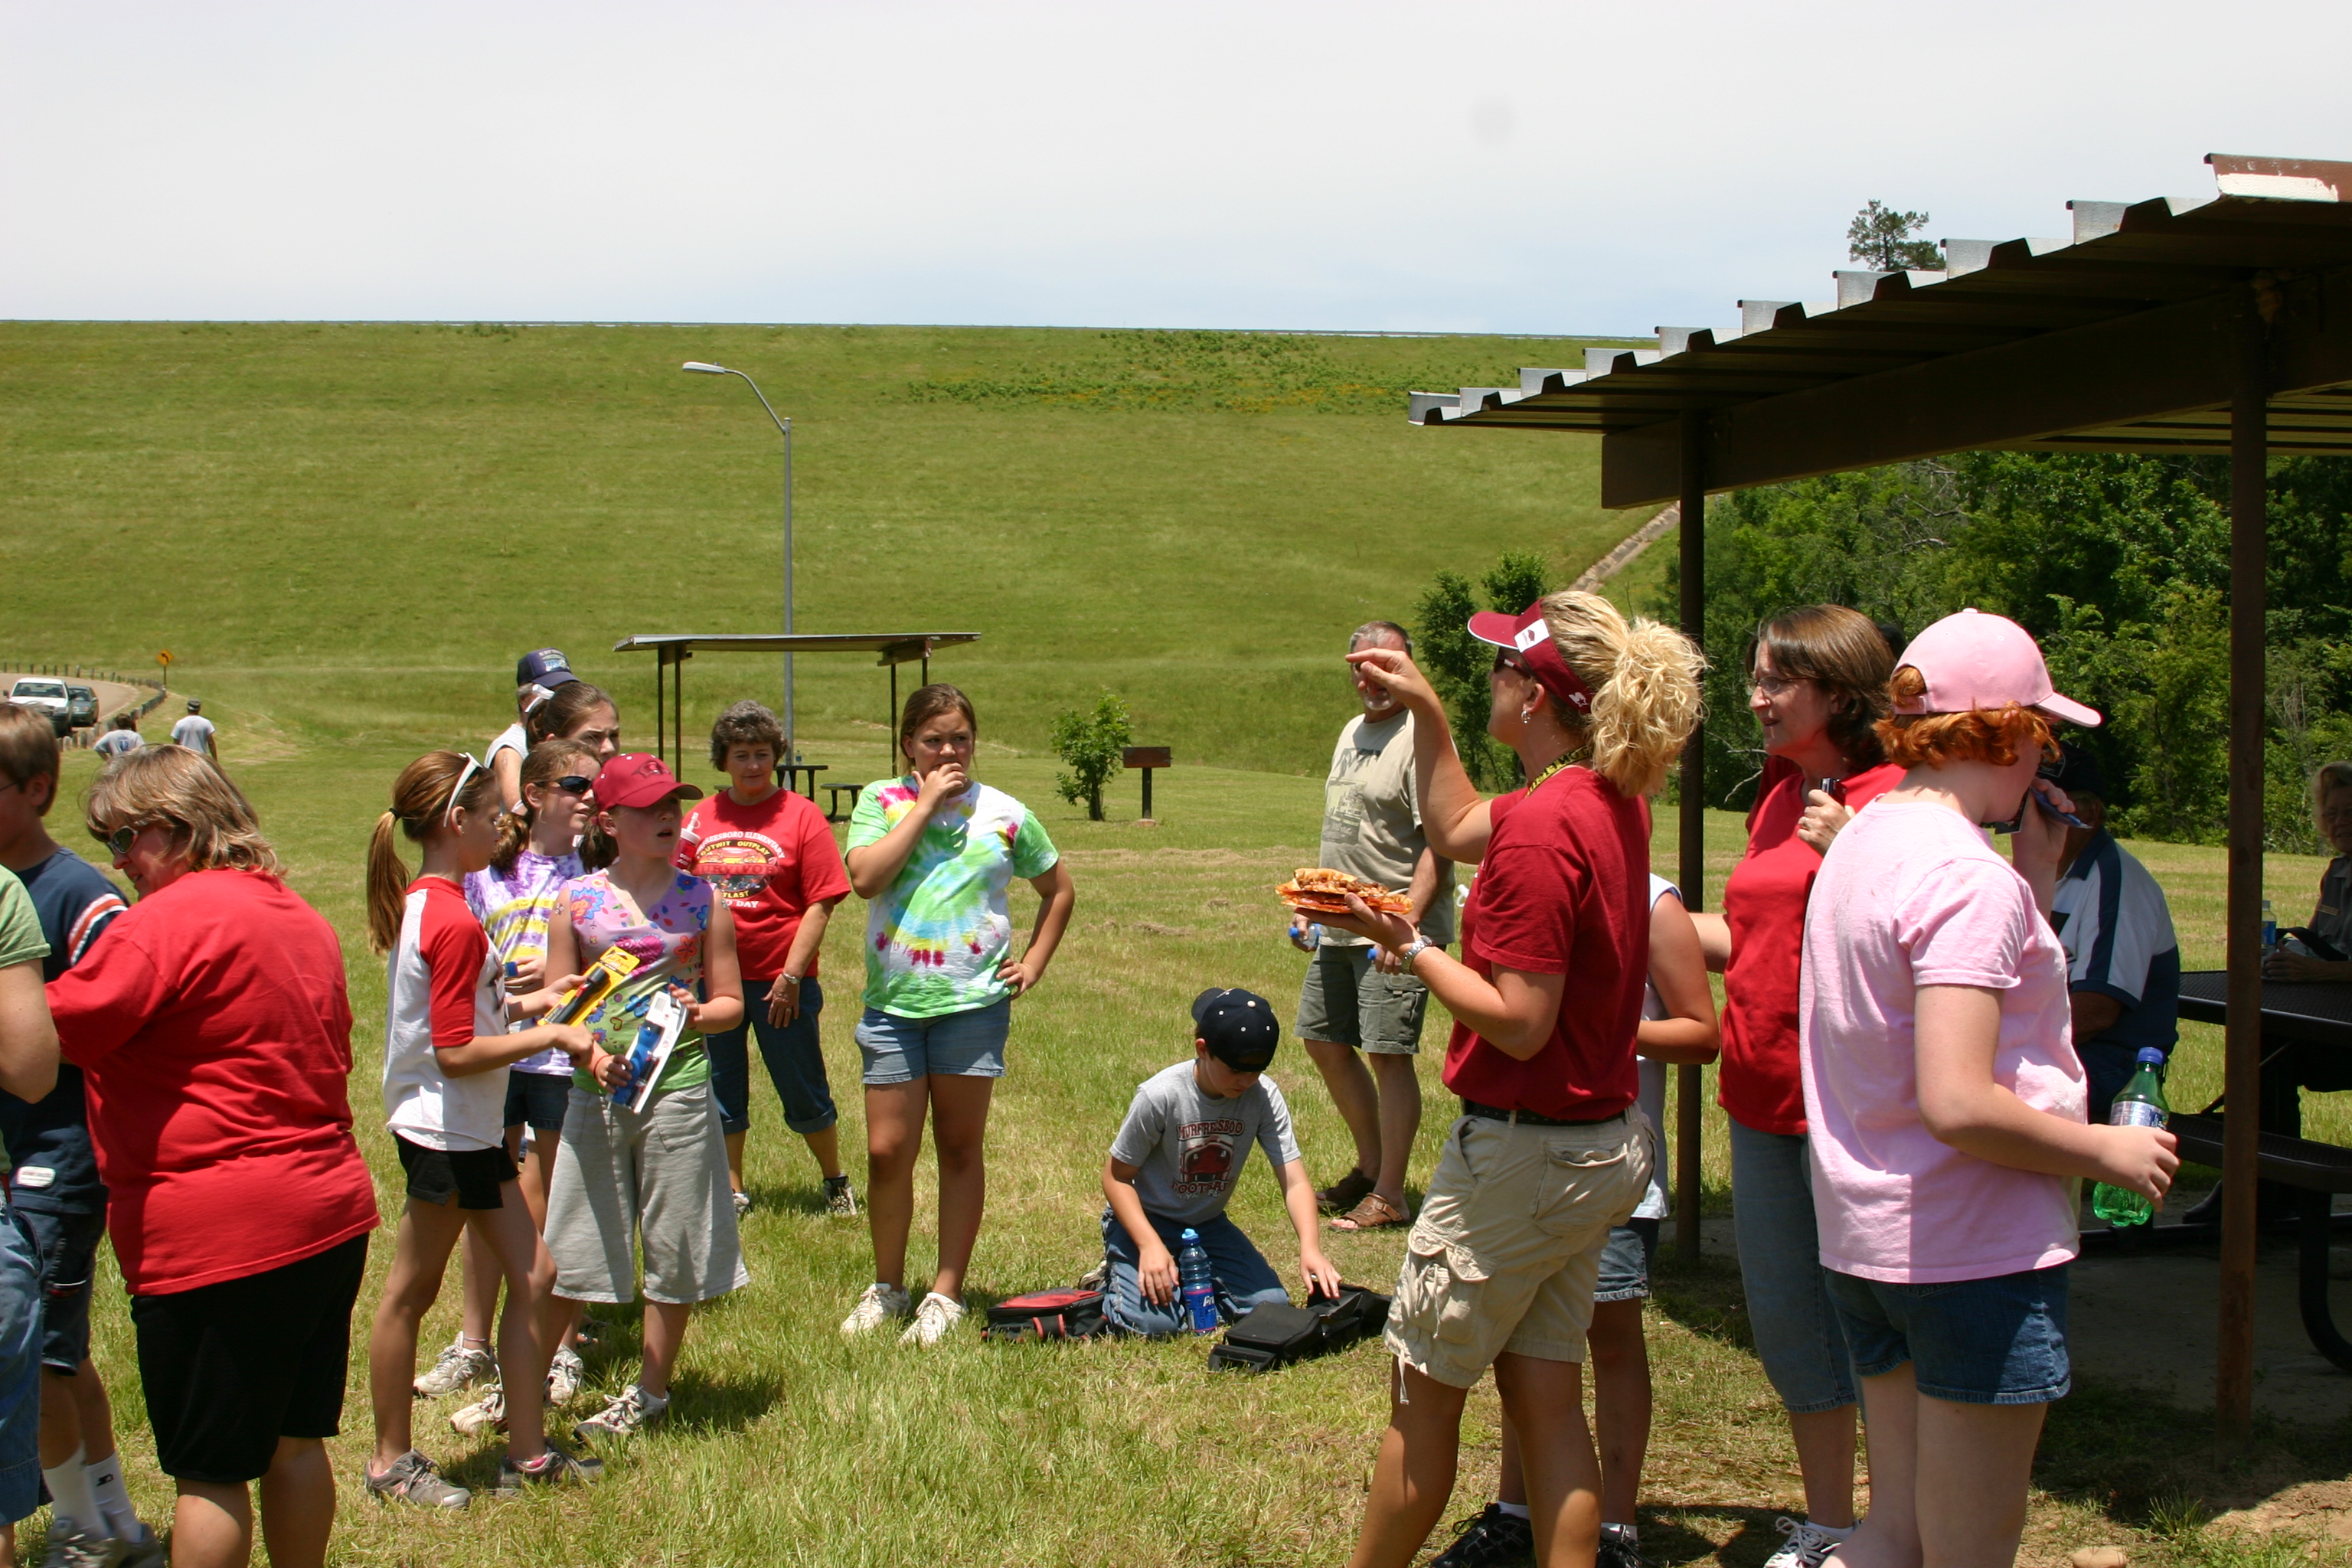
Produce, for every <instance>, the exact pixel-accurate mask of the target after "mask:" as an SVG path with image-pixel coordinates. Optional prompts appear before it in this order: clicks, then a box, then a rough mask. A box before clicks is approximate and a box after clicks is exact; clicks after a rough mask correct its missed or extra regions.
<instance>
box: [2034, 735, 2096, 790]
mask: <svg viewBox="0 0 2352 1568" xmlns="http://www.w3.org/2000/svg"><path fill="white" fill-rule="evenodd" d="M2038 771H2039V772H2040V773H2041V774H2042V777H2043V778H2045V779H2048V780H2050V781H2051V782H2052V783H2053V784H2056V785H2057V786H2058V787H2059V788H2060V789H2063V790H2064V791H2065V792H2066V793H2067V794H2068V795H2074V794H2077V793H2080V794H2083V795H2097V796H2098V797H2099V798H2100V799H2101V800H2105V799H2106V798H2107V778H2106V774H2105V773H2103V772H2101V771H2100V768H2099V759H2098V758H2096V757H2095V756H2093V755H2091V753H2090V752H2086V751H2084V749H2083V748H2082V747H2080V746H2078V745H2076V744H2074V742H2072V741H2061V742H2058V754H2057V755H2056V756H2055V757H2045V758H2043V759H2042V766H2041V768H2040V769H2039V770H2038Z"/></svg>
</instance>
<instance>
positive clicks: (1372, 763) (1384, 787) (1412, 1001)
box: [1291, 621, 1454, 1230]
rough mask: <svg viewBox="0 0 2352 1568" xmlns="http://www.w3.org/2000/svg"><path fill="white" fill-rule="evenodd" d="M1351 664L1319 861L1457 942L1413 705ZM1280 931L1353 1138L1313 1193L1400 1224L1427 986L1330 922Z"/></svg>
mask: <svg viewBox="0 0 2352 1568" xmlns="http://www.w3.org/2000/svg"><path fill="white" fill-rule="evenodd" d="M1365 647H1393V648H1399V649H1402V651H1403V652H1405V653H1406V654H1407V655H1410V654H1411V653H1412V638H1411V637H1407V636H1406V635H1405V631H1404V628H1403V627H1402V626H1398V625H1397V624H1396V623H1395V622H1393V621H1370V622H1367V623H1366V624H1365V625H1363V626H1358V627H1357V628H1356V629H1355V631H1354V633H1353V634H1351V635H1350V636H1349V638H1348V651H1349V653H1353V652H1355V651H1356V650H1357V649H1359V648H1365ZM1348 668H1349V674H1350V677H1351V679H1353V680H1354V682H1355V688H1356V699H1357V700H1358V701H1359V702H1360V704H1362V707H1363V711H1362V712H1361V713H1359V714H1357V715H1356V716H1355V717H1354V718H1352V719H1350V720H1349V721H1348V722H1347V724H1346V725H1345V726H1344V727H1342V728H1341V730H1340V731H1339V744H1338V745H1336V746H1335V747H1333V748H1332V752H1331V772H1330V774H1329V776H1328V778H1327V779H1326V780H1325V781H1324V785H1323V844H1322V849H1321V851H1320V855H1321V860H1320V863H1321V864H1322V865H1324V866H1326V867H1328V868H1330V869H1332V870H1334V871H1346V872H1348V873H1349V874H1350V875H1351V876H1357V877H1362V878H1365V879H1368V880H1370V881H1374V882H1378V883H1380V884H1381V885H1382V886H1383V887H1388V888H1396V889H1403V891H1404V892H1405V894H1406V896H1407V897H1409V898H1411V899H1412V914H1413V921H1414V923H1415V924H1416V925H1418V926H1419V927H1420V928H1421V931H1422V934H1423V936H1426V937H1427V938H1428V939H1429V940H1430V941H1432V942H1436V943H1438V944H1439V945H1440V946H1443V945H1444V944H1446V943H1448V942H1452V941H1453V940H1454V867H1453V865H1452V863H1451V862H1448V861H1445V860H1443V859H1440V858H1438V857H1437V856H1436V855H1435V854H1434V853H1433V852H1432V851H1431V849H1430V847H1429V840H1428V838H1427V837H1426V836H1425V835H1424V834H1423V831H1422V826H1421V803H1420V801H1419V800H1418V799H1417V798H1416V797H1415V795H1414V793H1413V767H1412V744H1413V736H1412V726H1413V718H1412V714H1411V713H1409V712H1407V711H1406V710H1404V709H1403V708H1402V706H1400V705H1399V704H1398V702H1397V700H1396V699H1395V697H1394V696H1393V695H1392V694H1391V692H1390V691H1389V689H1388V688H1387V687H1385V686H1382V685H1381V683H1380V682H1379V681H1377V680H1375V679H1372V678H1371V676H1370V673H1369V672H1368V671H1367V670H1366V669H1365V668H1363V667H1361V666H1357V665H1349V667H1348ZM1291 940H1292V941H1293V942H1297V944H1298V945H1299V946H1301V947H1306V948H1309V949H1310V950H1311V952H1312V955H1313V956H1312V960H1311V962H1309V963H1308V964H1307V978H1306V983H1305V984H1303V985H1302V986H1301V987H1300V991H1299V998H1298V1023H1297V1031H1298V1037H1299V1039H1300V1040H1301V1041H1302V1042H1304V1043H1305V1045H1306V1047H1307V1055H1308V1056H1309V1057H1310V1058H1313V1060H1314V1062H1315V1066H1316V1068H1317V1069H1318V1071H1320V1072H1321V1073H1322V1075H1323V1083H1324V1086H1325V1087H1326V1088H1327V1089H1329V1090H1330V1091H1331V1103H1332V1104H1333V1105H1334V1106H1336V1107H1337V1108H1338V1109H1339V1116H1340V1119H1341V1120H1342V1121H1346V1122H1347V1124H1348V1131H1349V1134H1350V1135H1351V1136H1352V1137H1353V1138H1354V1140H1355V1143H1356V1164H1355V1168H1354V1169H1353V1170H1352V1171H1350V1172H1349V1173H1348V1174H1347V1175H1345V1176H1343V1177H1341V1178H1340V1179H1339V1181H1337V1182H1335V1183H1333V1184H1331V1185H1330V1186H1328V1187H1326V1188H1324V1189H1323V1190H1322V1192H1321V1193H1319V1194H1317V1195H1318V1197H1319V1198H1321V1199H1322V1201H1323V1203H1324V1205H1325V1206H1326V1207H1328V1208H1331V1209H1335V1210H1337V1211H1339V1215H1340V1217H1339V1219H1337V1220H1335V1221H1333V1222H1332V1223H1333V1225H1334V1226H1336V1227H1337V1228H1339V1229H1342V1230H1359V1229H1360V1230H1373V1229H1379V1228H1381V1227H1382V1226H1393V1225H1402V1224H1404V1223H1406V1222H1407V1221H1408V1220H1410V1219H1411V1218H1412V1215H1409V1214H1407V1213H1406V1212H1405V1205H1404V1174H1405V1160H1406V1157H1407V1156H1408V1155H1409V1154H1411V1152H1412V1141H1413V1137H1414V1134H1416V1133H1417V1132H1419V1131H1421V1080H1420V1079H1419V1078H1418V1077H1417V1076H1416V1074H1415V1070H1414V1067H1413V1057H1414V1055H1415V1054H1416V1053H1417V1052H1418V1051H1419V1050H1420V1049H1421V1026H1422V1015H1423V1011H1424V1009H1425V1007H1426V1005H1427V1004H1428V1001H1429V992H1428V990H1427V988H1426V987H1424V986H1423V984H1422V983H1421V982H1420V981H1418V980H1415V979H1414V978H1413V977H1412V975H1410V974H1406V973H1401V972H1399V971H1398V969H1397V966H1396V964H1395V962H1394V961H1393V960H1391V959H1390V958H1388V957H1387V956H1386V955H1385V954H1384V953H1382V952H1381V951H1380V950H1379V949H1378V948H1376V947H1374V946H1372V945H1371V944H1370V943H1369V942H1365V941H1364V940H1363V938H1361V937H1358V936H1351V935H1349V933H1347V932H1345V931H1336V930H1332V929H1329V928H1328V927H1327V928H1322V934H1321V940H1320V942H1310V941H1309V940H1308V939H1307V933H1306V931H1305V929H1304V927H1303V924H1302V922H1300V921H1297V920H1294V921H1293V922H1292V927H1291ZM1359 1053H1361V1054H1359ZM1366 1057H1369V1058H1370V1059H1371V1066H1370V1070H1369V1071H1368V1070H1367V1069H1366V1067H1365V1063H1364V1058H1366Z"/></svg>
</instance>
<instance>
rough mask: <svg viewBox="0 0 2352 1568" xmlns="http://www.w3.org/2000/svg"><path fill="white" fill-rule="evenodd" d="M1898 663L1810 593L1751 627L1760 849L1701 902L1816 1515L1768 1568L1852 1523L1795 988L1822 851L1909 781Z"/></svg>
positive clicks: (1770, 1357) (1749, 1256)
mask: <svg viewBox="0 0 2352 1568" xmlns="http://www.w3.org/2000/svg"><path fill="white" fill-rule="evenodd" d="M1894 673H1895V651H1894V649H1893V648H1891V647H1888V646H1887V642H1886V638H1885V636H1884V635H1883V634H1882V633H1881V632H1880V631H1879V629H1878V627H1877V626H1874V625H1873V624H1872V623H1871V621H1870V620H1869V619H1868V618H1867V617H1865V616H1863V615H1861V614H1859V613H1858V612H1856V611H1853V610H1849V609H1846V608H1844V607H1843V606H1842V605H1807V606H1806V607H1804V608H1802V609H1798V610H1791V611H1790V612H1789V613H1788V614H1787V615H1784V616H1780V617H1778V618H1777V619H1774V620H1769V621H1767V622H1765V623H1764V624H1763V625H1762V626H1759V627H1758V628H1757V631H1756V645H1755V649H1754V651H1753V653H1751V654H1750V656H1749V658H1748V711H1749V712H1751V713H1753V714H1754V715H1755V716H1756V722H1757V726H1758V728H1759V729H1760V730H1761V731H1763V741H1764V776H1763V779H1762V781H1761V783H1760V784H1759V786H1758V790H1757V795H1756V804H1755V805H1753V806H1752V807H1750V808H1749V810H1748V852H1747V853H1746V854H1745V855H1744V856H1742V857H1741V858H1740V860H1739V863H1738V866H1736V867H1734V868H1732V872H1731V878H1730V880H1729V882H1728V883H1727V884H1726V886H1725V888H1724V889H1723V912H1722V913H1721V914H1719V915H1712V914H1701V915H1695V916H1694V917H1693V919H1694V920H1696V921H1697V922H1698V926H1699V933H1700V938H1701V940H1702V942H1705V943H1706V949H1707V967H1709V968H1710V969H1715V970H1718V971H1720V972H1721V973H1722V974H1723V994H1724V1004H1723V1060H1722V1066H1721V1068H1719V1069H1718V1070H1719V1073H1720V1077H1719V1079H1718V1084H1719V1088H1718V1090H1717V1095H1718V1098H1719V1099H1720V1100H1721V1102H1722V1105H1723V1109H1724V1110H1725V1112H1726V1113H1727V1116H1728V1117H1729V1119H1730V1123H1731V1201H1732V1221H1733V1226H1734V1229H1735V1231H1736V1233H1737V1235H1738V1241H1739V1272H1740V1279H1741V1281H1742V1283H1743V1284H1744V1285H1745V1286H1746V1288H1747V1294H1748V1321H1749V1323H1750V1324H1751V1325H1753V1327H1754V1329H1755V1331H1756V1353H1757V1357H1758V1359H1759V1360H1760V1361H1762V1362H1763V1363H1764V1374H1765V1375H1766V1376H1767V1377H1769V1378H1770V1379H1771V1381H1772V1388H1773V1392H1774V1393H1776V1394H1779V1395H1780V1403H1781V1405H1783V1406H1784V1407H1785V1408H1786V1409H1787V1410H1788V1412H1789V1426H1790V1431H1791V1433H1792V1434H1793V1435H1794V1436H1795V1439H1796V1447H1797V1466H1798V1469H1799V1470H1800V1471H1801V1473H1802V1475H1803V1478H1804V1485H1805V1513H1806V1517H1805V1518H1804V1519H1802V1520H1790V1519H1783V1520H1781V1521H1779V1522H1780V1531H1781V1533H1782V1534H1783V1535H1784V1536H1786V1537H1788V1539H1787V1541H1786V1542H1784V1543H1783V1544H1782V1545H1781V1547H1780V1550H1779V1551H1778V1552H1775V1553H1774V1554H1773V1556H1772V1557H1771V1559H1770V1560H1769V1564H1768V1568H1818V1565H1819V1564H1820V1563H1821V1562H1822V1559H1823V1558H1825V1557H1826V1556H1827V1555H1828V1554H1829V1552H1830V1549H1831V1548H1832V1546H1834V1545H1835V1544H1836V1543H1837V1542H1839V1541H1842V1540H1843V1539H1844V1538H1845V1536H1846V1535H1847V1534H1848V1533H1849V1532H1850V1531H1852V1530H1853V1522H1854V1514H1853V1472H1854V1428H1855V1413H1856V1409H1857V1406H1856V1403H1855V1399H1856V1396H1855V1392H1854V1383H1853V1370H1852V1368H1851V1367H1850V1366H1849V1365H1848V1363H1847V1357H1846V1352H1845V1342H1844V1341H1843V1339H1842V1338H1841V1337H1840V1335H1839V1333H1838V1328H1837V1321H1836V1316H1835V1314H1834V1312H1833V1311H1832V1308H1831V1305H1830V1299H1829V1293H1828V1288H1827V1286H1826V1285H1825V1284H1824V1283H1823V1278H1822V1268H1821V1260H1820V1247H1819V1243H1818V1241H1817V1240H1816V1238H1815V1236H1814V1227H1813V1189H1812V1177H1811V1164H1810V1163H1809V1161H1808V1158H1807V1152H1806V1142H1805V1099H1804V1087H1803V1084H1802V1081H1801V1077H1800V1073H1799V1068H1798V1053H1797V986H1798V979H1799V973H1800V971H1799V949H1800V946H1801V942H1802V938H1803V933H1804V924H1805V904H1806V900H1807V899H1808V898H1809V897H1810V896H1811V891H1812V886H1813V878H1814V877H1815V876H1816V875H1817V874H1818V873H1819V872H1820V870H1821V868H1822V855H1823V854H1824V853H1825V852H1826V851H1827V850H1828V848H1829V846H1830V843H1831V840H1832V838H1834V837H1836V835H1837V832H1838V829H1839V828H1840V827H1841V826H1843V824H1844V823H1845V821H1846V819H1847V818H1848V817H1850V816H1852V815H1853V813H1854V812H1857V811H1859V810H1861V809H1862V807H1863V806H1864V805H1865V804H1866V803H1868V802H1869V801H1871V800H1873V799H1874V798H1875V797H1876V796H1878V795H1881V794H1884V793H1885V791H1887V790H1889V789H1892V788H1894V787H1895V784H1898V783H1900V782H1901V781H1902V778H1903V770H1902V769H1901V768H1899V767H1897V766H1895V764H1894V763H1889V762H1887V761H1886V757H1885V751H1884V749H1883V748H1882V747H1881V745H1880V742H1879V739H1878V734H1877V731H1875V730H1874V728H1873V726H1874V725H1875V724H1876V723H1877V721H1879V720H1880V719H1883V718H1885V716H1886V711H1887V696H1886V683H1887V680H1888V679H1890V678H1891V677H1892V676H1893V675H1894Z"/></svg>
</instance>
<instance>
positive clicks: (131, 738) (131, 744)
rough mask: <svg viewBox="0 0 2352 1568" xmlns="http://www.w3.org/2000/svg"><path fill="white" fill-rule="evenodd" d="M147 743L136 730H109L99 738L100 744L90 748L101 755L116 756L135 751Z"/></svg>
mask: <svg viewBox="0 0 2352 1568" xmlns="http://www.w3.org/2000/svg"><path fill="white" fill-rule="evenodd" d="M146 743H147V742H144V741H142V740H141V739H140V738H139V731H136V730H109V731H107V732H106V733H105V734H103V735H100V737H99V738H98V744H97V745H95V746H93V747H91V748H90V750H92V751H94V752H97V753H98V754H99V755H100V756H101V757H115V756H120V755H121V754H122V753H123V752H135V751H137V750H138V749H139V748H140V747H142V746H143V745H145V744H146Z"/></svg>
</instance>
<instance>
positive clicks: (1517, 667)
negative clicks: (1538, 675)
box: [1486, 651, 1535, 680]
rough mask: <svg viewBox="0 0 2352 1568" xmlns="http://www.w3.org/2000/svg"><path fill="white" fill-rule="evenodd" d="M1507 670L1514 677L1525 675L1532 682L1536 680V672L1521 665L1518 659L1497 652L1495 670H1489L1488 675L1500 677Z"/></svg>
mask: <svg viewBox="0 0 2352 1568" xmlns="http://www.w3.org/2000/svg"><path fill="white" fill-rule="evenodd" d="M1505 670H1509V671H1510V672H1511V673H1512V674H1514V675H1524V676H1526V677H1528V679H1530V680H1532V679H1535V671H1533V670H1531V669H1529V668H1528V667H1527V666H1526V665H1524V664H1521V663H1520V662H1519V661H1518V660H1517V659H1516V658H1512V657H1511V656H1510V655H1509V654H1507V653H1503V652H1500V651H1497V652H1496V655H1495V668H1492V669H1490V670H1488V671H1487V672H1486V673H1487V674H1489V675H1500V674H1502V673H1503V671H1505Z"/></svg>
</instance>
